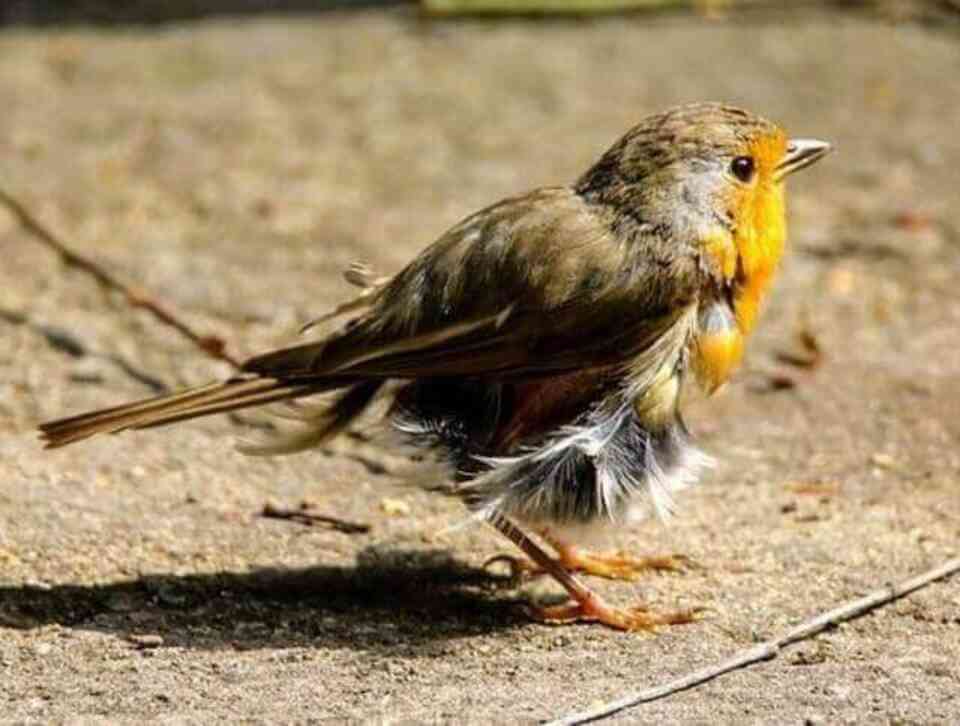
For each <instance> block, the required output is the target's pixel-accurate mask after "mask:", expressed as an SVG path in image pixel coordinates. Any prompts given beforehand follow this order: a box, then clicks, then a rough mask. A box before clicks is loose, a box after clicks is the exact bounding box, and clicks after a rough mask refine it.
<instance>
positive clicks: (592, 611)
mask: <svg viewBox="0 0 960 726" xmlns="http://www.w3.org/2000/svg"><path fill="white" fill-rule="evenodd" d="M829 149H830V146H829V145H828V144H827V143H825V142H823V141H816V140H810V139H790V138H788V137H787V135H786V134H785V133H784V131H783V129H782V128H781V127H780V126H778V125H776V124H774V123H771V122H770V121H767V120H765V119H763V118H760V117H758V116H755V115H754V114H752V113H749V112H747V111H744V110H741V109H738V108H733V107H730V106H726V105H721V104H715V103H703V104H694V105H687V106H681V107H678V108H673V109H670V110H668V111H666V112H664V113H661V114H658V115H655V116H651V117H649V118H646V119H644V120H643V121H641V122H640V123H639V124H638V125H637V126H635V127H634V128H632V129H631V130H630V131H628V132H627V133H626V135H625V136H623V138H621V139H620V140H619V141H617V142H616V143H615V144H614V145H613V146H612V147H611V148H610V149H609V150H608V151H607V152H606V153H605V154H604V155H603V156H602V157H601V158H600V160H599V161H597V162H596V163H595V164H594V165H593V166H592V167H591V168H590V169H588V170H587V172H586V173H585V174H584V175H583V176H581V177H580V178H579V179H578V180H577V181H576V183H574V184H573V185H572V186H558V187H547V188H542V189H537V190H535V191H532V192H530V193H528V194H525V195H523V196H519V197H514V198H511V199H506V200H503V201H501V202H498V203H497V204H494V205H493V206H490V207H487V208H486V209H484V210H481V211H479V212H477V213H476V214H473V215H472V216H470V217H467V218H466V219H465V220H463V221H462V222H460V223H459V224H457V225H456V226H455V227H453V228H452V229H450V230H449V231H448V232H446V233H445V234H444V235H443V236H441V237H440V238H439V239H438V240H437V241H435V242H434V243H433V244H432V245H430V246H429V247H427V248H426V249H425V250H423V251H422V252H421V253H420V254H419V255H418V256H417V257H416V258H414V260H413V261H412V262H411V263H410V264H409V265H407V266H406V267H405V268H404V269H403V270H401V271H400V272H399V273H397V274H396V275H394V276H393V277H392V278H389V279H384V280H378V281H376V282H374V283H372V284H370V285H369V286H368V287H367V288H366V289H365V290H364V291H363V293H362V294H361V295H360V296H359V297H358V298H356V299H355V300H352V301H350V302H348V303H346V304H344V305H342V306H341V307H340V308H338V309H337V310H336V311H334V313H333V316H339V317H341V318H345V319H346V322H345V323H343V324H342V325H341V326H340V327H338V328H337V329H336V330H335V331H334V332H332V333H330V334H329V335H326V336H325V337H324V338H323V339H321V340H315V341H311V342H305V343H302V344H299V345H295V346H292V347H287V348H282V349H280V350H274V351H271V352H268V353H264V354H263V355H258V356H256V357H254V358H251V359H249V360H248V361H246V362H245V363H244V364H243V366H242V372H241V373H240V374H239V375H237V376H234V377H232V378H229V379H227V380H225V381H221V382H216V383H212V384H210V385H206V386H201V387H199V388H193V389H189V390H186V391H184V392H182V393H177V394H173V395H168V396H160V397H158V398H153V399H150V400H146V401H142V402H137V403H130V404H125V405H121V406H117V407H115V408H108V409H105V410H102V411H96V412H92V413H87V414H82V415H80V416H75V417H72V418H66V419H62V420H59V421H53V422H51V423H46V424H43V425H42V426H41V427H40V429H41V431H42V432H43V436H44V438H45V439H46V443H47V446H48V447H58V446H63V445H65V444H69V443H73V442H75V441H79V440H81V439H85V438H87V437H88V436H92V435H93V434H98V433H103V432H109V433H115V432H118V431H123V430H126V429H141V428H147V427H152V426H160V425H164V424H169V423H173V422H177V421H183V420H185V419H191V418H195V417H197V416H205V415H207V414H214V413H222V412H225V411H233V410H236V409H241V408H246V407H249V406H259V405H262V404H267V403H273V402H277V401H283V400H290V399H299V398H304V397H308V396H314V395H317V394H321V393H328V392H331V391H337V392H338V394H337V396H336V398H335V399H333V401H332V403H330V404H329V405H327V406H325V407H323V408H322V409H321V410H319V411H318V412H314V413H304V414H303V416H302V418H303V429H302V430H301V431H299V432H298V433H296V434H295V435H293V436H292V437H286V438H280V439H276V440H274V441H272V442H269V443H268V444H267V445H264V446H258V447H248V450H247V451H248V453H260V454H268V453H287V452H292V451H299V450H302V449H306V448H310V447H314V446H317V445H318V444H321V443H323V442H324V441H326V440H328V439H329V438H330V437H332V436H335V435H336V434H338V433H340V432H342V431H343V430H344V429H345V428H346V427H347V426H348V425H349V424H350V423H351V422H352V421H353V420H354V419H355V418H356V417H357V416H358V415H360V414H361V413H362V412H363V411H364V410H365V409H367V408H368V407H369V406H370V404H371V403H372V402H373V401H374V400H375V399H379V398H386V399H388V400H389V406H388V408H387V410H388V411H389V413H388V416H389V418H390V419H391V420H392V422H393V423H394V424H395V425H396V426H397V427H398V428H399V429H400V430H402V431H404V432H406V433H407V434H409V435H410V436H411V437H412V438H413V439H414V440H415V441H417V442H419V443H421V444H423V445H425V446H432V447H439V448H440V450H441V451H443V452H444V453H445V455H446V456H447V458H448V460H449V462H450V464H451V466H452V468H453V471H454V472H455V475H454V477H453V479H454V483H453V485H452V487H453V490H454V491H455V492H456V493H457V494H458V495H459V496H461V497H462V498H463V500H464V501H465V502H466V504H467V505H468V507H469V508H470V509H471V510H473V511H474V512H475V513H477V516H478V517H482V518H484V519H486V520H487V521H489V522H490V523H491V524H492V525H493V526H494V527H496V528H497V529H498V530H499V531H500V532H502V533H503V534H504V535H506V536H507V537H508V538H509V539H510V540H512V541H513V542H514V543H515V544H516V545H518V546H519V547H520V549H521V550H522V551H523V552H525V553H526V554H527V555H528V556H529V557H530V558H531V559H532V560H533V563H532V564H528V565H526V568H527V569H536V570H537V571H540V572H545V573H548V574H550V575H551V576H553V577H554V578H555V579H556V580H557V581H558V582H559V583H560V584H561V585H562V586H563V587H564V588H565V590H566V591H567V592H568V593H569V595H570V598H571V599H570V601H569V602H568V604H566V605H562V606H558V607H553V608H542V609H540V610H538V611H537V614H538V615H539V616H540V617H541V618H543V619H545V620H552V621H572V620H592V621H598V622H601V623H603V624H605V625H608V626H611V627H615V628H620V629H626V630H633V629H649V628H653V627H655V626H656V625H658V624H665V623H680V622H686V621H688V620H690V619H691V618H692V613H690V612H675V613H667V614H657V613H653V612H651V611H649V610H646V609H644V608H642V607H636V608H631V609H619V608H615V607H612V606H611V605H609V604H607V603H606V602H604V601H603V600H601V598H600V597H598V596H597V595H596V594H595V593H594V592H593V591H591V590H590V589H589V588H588V587H587V586H586V585H585V584H584V582H583V581H582V580H581V579H579V578H577V577H576V576H574V575H573V574H572V573H573V571H575V570H582V571H583V572H586V573H587V574H595V575H603V576H607V577H622V578H632V577H633V576H634V575H636V574H637V573H638V572H639V571H641V570H642V569H644V568H649V567H657V566H670V563H669V562H663V561H661V562H658V561H656V560H655V559H647V560H643V559H631V558H628V557H624V556H616V557H614V556H603V555H597V554H590V553H588V552H586V551H584V550H581V549H579V548H578V547H576V546H574V541H573V540H575V539H576V538H577V537H579V536H581V535H582V533H583V530H584V528H585V527H589V526H591V525H605V526H608V527H616V526H618V525H619V524H622V523H624V522H627V521H629V520H631V519H632V518H633V516H634V515H635V513H636V512H637V511H638V509H640V508H643V505H644V503H646V502H652V504H653V507H654V508H655V509H656V510H659V511H660V512H661V513H662V512H666V511H668V510H669V509H670V507H671V501H672V493H673V492H674V491H676V490H677V489H679V488H680V487H682V486H685V485H687V484H690V483H692V482H693V481H695V480H696V479H697V478H698V476H699V474H700V472H701V469H702V468H703V466H704V465H705V463H707V462H708V458H707V457H706V456H705V455H704V454H703V453H701V452H700V451H699V450H698V449H697V448H696V447H695V446H694V444H693V443H692V441H691V437H690V434H689V433H688V431H687V429H686V428H685V426H684V424H683V420H682V418H681V415H680V401H681V389H682V387H683V384H684V382H685V381H687V380H694V381H696V382H698V383H699V385H700V386H701V387H703V388H704V389H705V390H706V391H707V392H712V391H714V390H715V389H716V388H717V387H718V386H720V385H721V384H722V383H724V382H725V381H726V380H727V379H728V378H729V377H730V375H731V373H732V372H733V370H734V369H735V368H736V366H737V364H738V362H739V361H740V358H741V355H742V352H743V345H744V340H745V339H746V337H747V336H748V335H749V333H750V332H751V330H752V329H753V327H754V324H755V322H756V319H757V312H758V309H759V307H760V304H761V301H762V300H763V297H764V295H765V294H766V292H767V291H768V289H769V286H770V282H771V280H772V278H773V275H774V273H775V271H776V269H777V264H778V262H779V260H780V257H781V253H782V252H783V248H784V240H785V237H786V220H785V207H784V180H785V179H786V177H787V176H788V175H790V174H791V173H793V172H795V171H797V170H798V169H802V168H804V167H806V166H809V165H810V164H812V163H814V162H815V161H817V160H818V159H820V158H821V157H822V156H824V154H826V153H827V152H828V151H829ZM355 276H356V273H355ZM387 384H389V385H387ZM294 408H295V409H296V408H297V407H294ZM529 532H535V533H537V534H539V535H540V536H541V537H543V538H544V540H545V541H546V542H549V543H550V544H551V546H552V547H553V548H554V550H555V554H556V556H555V557H554V556H551V555H550V554H548V553H547V552H546V551H545V550H544V549H543V547H542V546H541V545H540V544H538V543H537V541H536V540H535V539H533V538H532V537H531V536H530V534H528V533H529ZM517 562H519V561H517Z"/></svg>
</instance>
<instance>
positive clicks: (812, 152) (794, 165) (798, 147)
mask: <svg viewBox="0 0 960 726" xmlns="http://www.w3.org/2000/svg"><path fill="white" fill-rule="evenodd" d="M830 149H831V146H830V144H828V143H827V142H826V141H818V140H817V139H790V141H788V142H787V153H786V155H785V156H784V157H783V160H782V161H781V162H780V164H779V165H778V166H777V179H783V178H784V177H785V176H787V175H788V174H793V172H795V171H799V170H800V169H803V168H805V167H808V166H810V165H811V164H813V163H814V162H817V161H819V160H820V159H822V158H823V157H824V156H826V155H827V153H828V152H829V151H830Z"/></svg>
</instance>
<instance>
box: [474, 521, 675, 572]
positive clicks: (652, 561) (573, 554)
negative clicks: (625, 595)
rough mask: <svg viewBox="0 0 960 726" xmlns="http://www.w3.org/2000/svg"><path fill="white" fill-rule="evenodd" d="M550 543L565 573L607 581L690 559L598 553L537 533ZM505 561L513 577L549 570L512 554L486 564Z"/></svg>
mask: <svg viewBox="0 0 960 726" xmlns="http://www.w3.org/2000/svg"><path fill="white" fill-rule="evenodd" d="M540 534H541V536H542V537H543V539H545V540H546V541H547V542H548V543H549V544H550V546H551V547H552V548H553V549H554V550H555V551H556V553H557V557H556V559H555V560H554V562H555V563H556V564H558V565H560V566H561V567H563V568H564V569H565V570H567V571H568V572H580V573H583V574H584V575H593V576H594V577H605V578H607V579H608V580H628V581H631V582H632V581H633V580H638V579H639V578H640V575H642V574H643V573H645V572H678V571H680V570H682V569H684V568H685V567H688V566H690V560H689V558H687V557H686V556H685V555H653V556H649V557H631V556H630V555H627V554H624V553H623V552H612V553H606V554H600V553H597V552H590V551H589V550H585V549H583V548H582V547H577V546H576V545H572V544H570V543H568V542H564V541H563V540H562V539H560V538H558V537H557V536H555V535H554V534H552V533H551V532H550V531H549V530H547V531H544V532H541V533H540ZM494 562H505V563H506V564H507V566H508V567H509V568H510V573H511V575H512V576H513V579H514V580H522V579H523V578H525V577H536V576H538V575H549V574H550V572H549V571H548V570H547V569H546V568H544V567H543V566H541V565H540V564H538V563H536V562H534V561H532V560H528V559H525V558H521V557H514V556H513V555H497V556H496V557H493V558H491V559H489V560H487V563H486V564H488V565H489V564H492V563H494Z"/></svg>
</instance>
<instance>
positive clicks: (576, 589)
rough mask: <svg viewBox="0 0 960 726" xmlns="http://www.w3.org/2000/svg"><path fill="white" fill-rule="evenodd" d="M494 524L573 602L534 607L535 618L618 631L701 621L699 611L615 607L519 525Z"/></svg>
mask: <svg viewBox="0 0 960 726" xmlns="http://www.w3.org/2000/svg"><path fill="white" fill-rule="evenodd" d="M490 522H491V524H493V526H494V527H496V528H497V529H498V530H499V531H500V533H501V534H503V535H504V536H505V537H506V538H507V539H509V540H510V541H511V542H513V543H514V544H515V545H516V546H517V547H519V548H520V549H521V550H522V551H523V553H524V554H526V555H527V556H528V557H529V558H530V559H531V560H533V561H534V562H535V563H536V564H537V565H538V566H539V567H540V568H541V569H542V570H543V571H544V572H546V573H547V574H549V575H550V576H551V577H552V578H553V579H555V580H556V581H557V582H559V583H560V585H561V586H562V587H563V589H564V590H566V591H567V594H569V595H570V598H571V599H572V601H573V602H570V603H564V604H562V605H556V606H552V607H537V608H532V612H533V615H534V617H536V618H537V619H538V620H542V621H543V622H547V623H573V622H580V621H587V622H598V623H602V624H603V625H606V626H608V627H611V628H616V629H618V630H653V629H655V628H656V627H657V626H658V625H680V624H683V623H690V622H693V621H694V620H696V619H697V614H698V613H697V611H695V610H681V611H677V612H673V613H654V612H651V611H649V610H647V609H646V608H643V607H633V608H615V607H612V606H611V605H608V604H607V603H606V602H605V601H604V600H603V599H602V598H601V597H600V596H599V595H597V594H596V593H595V592H593V590H591V589H590V588H588V587H587V586H586V585H584V584H583V583H582V582H581V581H580V580H578V579H577V578H576V577H574V576H573V575H572V574H571V573H570V572H569V571H568V570H567V569H566V568H565V567H564V566H563V565H562V564H561V563H560V562H559V561H558V560H555V559H554V558H552V557H550V555H548V554H547V553H546V552H544V551H543V549H542V548H541V547H540V546H539V545H537V543H536V542H534V541H533V540H532V539H530V538H529V537H528V536H527V535H526V534H525V533H524V532H523V531H522V530H521V529H520V528H519V527H517V525H515V524H514V523H513V522H511V521H510V520H509V519H507V518H506V517H504V516H502V515H499V514H494V515H492V516H491V517H490Z"/></svg>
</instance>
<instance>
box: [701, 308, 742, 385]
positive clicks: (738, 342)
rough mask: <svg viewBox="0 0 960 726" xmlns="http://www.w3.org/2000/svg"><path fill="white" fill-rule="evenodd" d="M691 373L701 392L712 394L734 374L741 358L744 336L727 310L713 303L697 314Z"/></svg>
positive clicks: (728, 309)
mask: <svg viewBox="0 0 960 726" xmlns="http://www.w3.org/2000/svg"><path fill="white" fill-rule="evenodd" d="M699 329H700V332H699V335H698V336H697V348H696V355H695V356H694V371H695V373H696V376H697V380H698V381H699V382H700V385H701V386H703V388H704V390H706V391H707V392H708V393H713V392H714V391H715V390H717V389H718V388H719V387H720V386H722V385H723V384H724V383H725V382H726V381H727V379H728V378H730V376H731V375H732V374H733V371H734V370H735V369H736V367H737V365H738V364H739V363H740V359H741V358H742V357H743V335H742V334H741V332H740V328H739V326H738V324H737V321H736V320H735V319H734V316H733V313H732V312H731V310H730V308H729V307H727V305H726V304H725V303H723V302H716V303H713V304H712V305H709V306H707V307H706V308H704V309H703V310H701V311H700V320H699Z"/></svg>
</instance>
